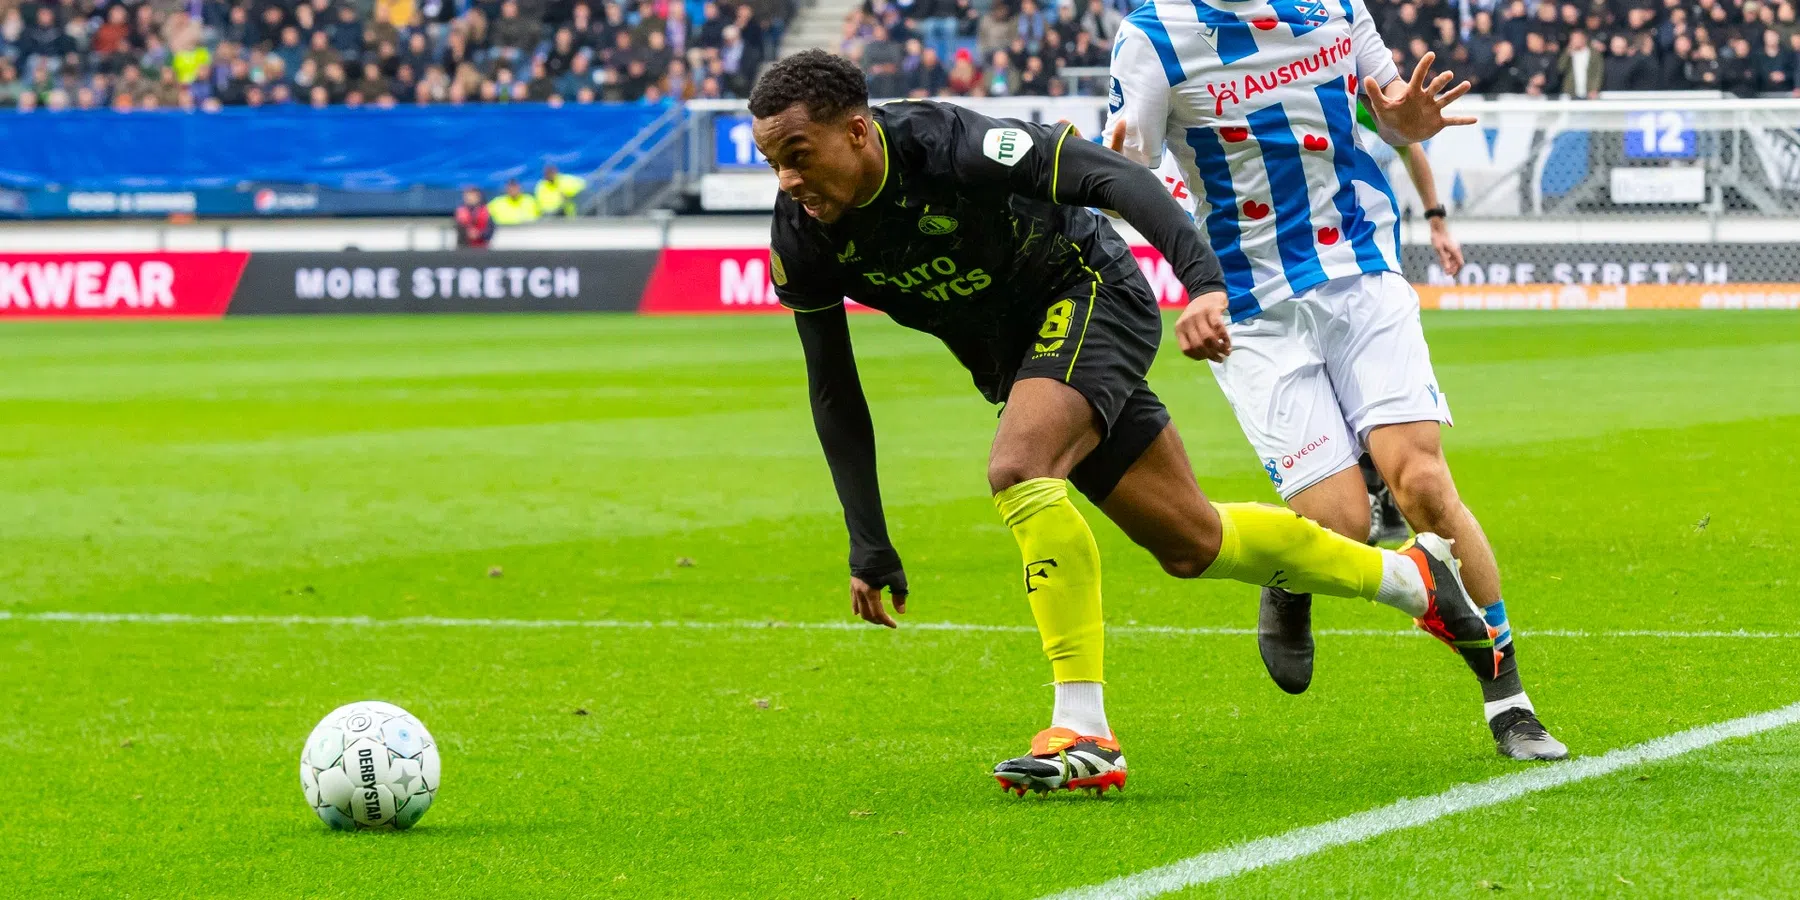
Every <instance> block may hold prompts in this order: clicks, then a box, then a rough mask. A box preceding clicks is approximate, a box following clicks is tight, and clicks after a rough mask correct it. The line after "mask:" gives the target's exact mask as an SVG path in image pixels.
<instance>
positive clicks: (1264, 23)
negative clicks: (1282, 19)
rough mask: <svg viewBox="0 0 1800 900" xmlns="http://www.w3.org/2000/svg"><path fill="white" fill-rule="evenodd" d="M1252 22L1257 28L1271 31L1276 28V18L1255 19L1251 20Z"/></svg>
mask: <svg viewBox="0 0 1800 900" xmlns="http://www.w3.org/2000/svg"><path fill="white" fill-rule="evenodd" d="M1250 24H1252V25H1255V26H1256V27H1257V28H1260V29H1262V30H1263V31H1271V30H1273V29H1274V28H1275V20H1274V19H1254V20H1252V21H1251V22H1250Z"/></svg>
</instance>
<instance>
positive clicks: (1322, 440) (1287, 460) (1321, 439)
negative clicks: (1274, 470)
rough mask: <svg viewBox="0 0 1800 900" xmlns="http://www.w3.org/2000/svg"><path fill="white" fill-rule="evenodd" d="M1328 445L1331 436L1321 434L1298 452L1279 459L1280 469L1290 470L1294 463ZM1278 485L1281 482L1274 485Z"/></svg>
mask: <svg viewBox="0 0 1800 900" xmlns="http://www.w3.org/2000/svg"><path fill="white" fill-rule="evenodd" d="M1329 443H1331V435H1329V434H1321V435H1319V436H1318V438H1316V439H1315V440H1313V441H1312V442H1311V443H1309V444H1307V445H1306V446H1304V447H1301V448H1300V449H1299V450H1296V451H1294V452H1293V453H1290V454H1288V455H1286V456H1283V457H1282V458H1281V467H1282V468H1284V469H1291V468H1293V467H1294V464H1295V463H1297V462H1299V461H1301V460H1303V459H1305V458H1306V457H1307V454H1310V453H1312V452H1313V451H1314V450H1317V449H1319V448H1320V447H1323V446H1325V445H1326V444H1329ZM1280 483H1281V482H1279V481H1277V482H1276V484H1280Z"/></svg>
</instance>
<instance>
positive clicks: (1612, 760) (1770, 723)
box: [1050, 703, 1800, 900]
mask: <svg viewBox="0 0 1800 900" xmlns="http://www.w3.org/2000/svg"><path fill="white" fill-rule="evenodd" d="M1796 722H1800V703H1795V704H1793V705H1791V706H1784V707H1781V708H1780V709H1775V710H1770V711H1769V712H1764V713H1757V714H1755V715H1749V716H1744V717H1742V718H1738V719H1731V720H1729V721H1726V722H1719V723H1716V724H1713V725H1702V726H1700V727H1698V728H1692V729H1689V730H1687V731H1681V732H1677V733H1675V734H1671V735H1668V736H1666V737H1660V738H1656V739H1654V740H1650V741H1645V742H1644V743H1642V744H1637V745H1634V746H1631V747H1621V748H1619V749H1617V750H1613V751H1611V752H1608V753H1604V754H1602V755H1600V756H1589V757H1583V758H1580V759H1576V760H1573V761H1570V762H1562V763H1556V764H1553V765H1546V766H1542V767H1539V768H1534V769H1531V770H1529V771H1525V772H1518V773H1515V774H1512V775H1502V776H1500V777H1498V778H1491V779H1488V780H1487V781H1478V782H1475V783H1473V784H1460V785H1457V786H1456V787H1453V788H1451V789H1449V790H1447V791H1444V792H1443V793H1441V794H1435V795H1432V796H1430V797H1417V798H1408V799H1403V800H1398V801H1395V802H1394V803H1391V804H1389V805H1387V806H1383V807H1379V808H1377V809H1371V810H1367V811H1365V812H1360V813H1356V814H1354V815H1349V816H1345V817H1344V818H1341V819H1334V820H1332V821H1330V822H1324V823H1321V824H1318V825H1310V826H1307V827H1305V828H1298V829H1295V830H1293V831H1289V832H1287V833H1285V834H1278V835H1273V836H1271V837H1266V838H1261V839H1258V840H1254V841H1249V842H1247V843H1243V844H1237V845H1234V846H1230V847H1226V848H1224V849H1222V850H1214V851H1211V852H1208V853H1201V854H1197V855H1195V856H1190V857H1188V858H1186V859H1183V860H1180V861H1178V862H1173V863H1170V864H1168V865H1165V866H1158V867H1157V868H1154V869H1147V870H1145V871H1143V872H1139V873H1137V874H1135V875H1127V876H1124V877H1122V878H1115V879H1113V880H1112V881H1108V882H1105V883H1103V884H1097V885H1092V886H1089V887H1082V888H1076V889H1074V890H1070V891H1065V892H1063V893H1060V894H1056V895H1054V896H1053V897H1052V898H1050V900H1140V898H1147V897H1158V896H1161V895H1163V894H1168V893H1172V892H1174V891H1179V890H1182V889H1184V888H1189V887H1193V886H1195V885H1201V884H1207V883H1210V882H1214V881H1219V880H1221V879H1225V878H1230V877H1232V876H1234V875H1241V874H1243V873H1245V872H1251V871H1255V870H1257V869H1263V868H1267V867H1269V866H1273V865H1278V864H1280V863H1284V862H1289V861H1291V860H1296V859H1301V858H1303V857H1307V856H1312V855H1314V854H1316V853H1320V852H1323V851H1325V850H1329V849H1331V848H1333V847H1341V846H1344V845H1346V844H1354V843H1359V842H1362V841H1366V840H1369V839H1371V838H1375V837H1379V836H1381V835H1384V834H1387V833H1389V832H1392V831H1399V830H1402V829H1406V828H1414V827H1417V826H1419V825H1424V824H1426V823H1429V822H1434V821H1437V820H1438V819H1441V818H1443V817H1445V816H1450V815H1455V814H1457V813H1461V812H1467V811H1469V810H1473V809H1480V808H1482V807H1487V806H1493V805H1495V804H1499V803H1504V802H1506V801H1508V800H1514V799H1517V798H1519V797H1522V796H1525V795H1526V794H1533V793H1537V792H1539V791H1547V790H1550V789H1551V788H1556V787H1562V786H1563V785H1567V784H1573V783H1575V782H1578V781H1586V780H1588V779H1591V778H1599V777H1601V776H1604V775H1610V774H1612V773H1614V772H1617V771H1619V770H1620V769H1624V768H1628V767H1631V766H1637V765H1643V764H1646V763H1654V762H1658V761H1661V760H1666V759H1673V758H1674V757H1677V756H1682V755H1684V754H1688V753H1693V752H1694V751H1696V750H1704V749H1706V748H1707V747H1711V746H1712V745H1714V744H1717V743H1719V742H1721V741H1728V740H1731V739H1733V738H1742V737H1750V736H1751V735H1756V734H1761V733H1763V732H1765V731H1771V730H1773V729H1776V728H1782V727H1785V726H1788V725H1792V724H1794V723H1796Z"/></svg>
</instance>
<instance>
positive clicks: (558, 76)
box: [0, 0, 788, 111]
mask: <svg viewBox="0 0 1800 900" xmlns="http://www.w3.org/2000/svg"><path fill="white" fill-rule="evenodd" d="M787 15H788V9H787V0H747V2H744V3H742V4H741V5H740V4H739V3H737V2H735V0H642V2H636V3H631V4H629V5H626V0H473V2H471V0H372V2H371V0H344V2H335V3H334V2H333V0H301V2H297V3H295V4H292V5H289V4H285V3H274V2H263V0H259V2H250V0H194V2H192V3H185V4H163V3H145V4H137V5H128V4H126V3H123V2H121V0H111V2H107V0H63V2H60V3H57V2H49V0H27V2H24V3H19V2H17V0H0V108H3V107H15V108H17V109H20V110H23V111H35V110H39V109H44V110H60V109H101V108H111V109H114V110H121V111H123V110H145V109H171V108H176V109H188V110H218V109H223V108H226V107H234V106H249V107H260V106H271V105H287V104H299V105H311V106H315V107H325V106H364V105H368V106H392V105H399V104H426V105H433V104H445V103H449V104H460V103H479V102H488V103H505V102H542V103H550V104H563V103H592V102H601V101H612V102H640V101H642V102H652V103H654V102H658V101H660V100H663V99H669V98H672V99H677V100H685V99H690V98H693V97H732V96H742V95H744V94H745V93H746V92H747V91H748V89H749V81H750V79H751V78H753V77H754V76H755V73H756V70H757V67H758V66H759V65H760V64H761V63H762V61H763V60H765V59H767V58H768V57H769V56H770V55H771V50H772V48H773V47H774V46H776V42H777V41H778V40H779V38H780V35H781V32H782V29H783V27H784V24H785V21H786V18H787Z"/></svg>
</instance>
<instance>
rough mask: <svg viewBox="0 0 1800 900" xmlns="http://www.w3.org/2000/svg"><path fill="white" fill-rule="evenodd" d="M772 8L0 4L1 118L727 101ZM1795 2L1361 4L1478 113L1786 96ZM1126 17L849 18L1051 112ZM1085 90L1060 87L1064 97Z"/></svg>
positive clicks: (890, 60) (449, 2)
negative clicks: (1661, 94)
mask: <svg viewBox="0 0 1800 900" xmlns="http://www.w3.org/2000/svg"><path fill="white" fill-rule="evenodd" d="M789 3H790V0H742V2H740V0H137V2H126V0H25V2H20V0H0V107H4V106H15V107H17V108H19V109H21V110H27V111H29V110H33V109H38V108H47V109H64V108H82V109H90V108H101V107H110V108H113V109H118V110H126V109H156V108H181V109H195V108H199V109H216V108H220V107H227V106H261V105H265V104H282V103H300V104H310V105H312V106H332V105H345V106H357V105H364V104H369V105H392V104H397V103H425V104H432V103H481V102H486V103H503V102H516V101H534V102H548V103H588V102H595V101H624V102H636V101H644V102H656V101H659V100H662V99H665V98H674V99H689V98H694V97H742V96H745V95H746V94H747V93H748V91H749V82H750V81H751V79H753V78H754V77H755V74H756V71H757V68H758V66H760V65H761V63H762V62H763V61H764V60H765V59H767V58H769V57H770V56H771V54H772V53H773V52H774V49H775V47H776V46H777V43H778V41H779V39H780V34H781V30H782V28H783V24H784V22H785V21H786V19H787V17H788V15H789V14H790V13H791V12H792V10H791V9H790V8H789ZM1797 3H1800V0H1585V2H1574V0H1560V2H1559V0H1529V2H1528V0H1463V2H1461V3H1452V2H1450V0H1369V4H1370V7H1371V9H1372V11H1373V13H1374V14H1375V15H1376V16H1378V17H1379V20H1380V24H1381V31H1382V34H1383V35H1384V36H1385V37H1386V38H1387V41H1388V43H1389V45H1390V46H1391V48H1392V49H1393V52H1394V55H1395V57H1396V59H1397V60H1398V61H1399V62H1400V63H1401V65H1402V66H1403V67H1405V68H1410V66H1411V64H1412V63H1413V62H1414V61H1415V60H1417V59H1418V58H1419V57H1420V56H1421V55H1423V54H1424V53H1425V52H1427V51H1435V52H1436V53H1437V54H1438V57H1439V59H1440V60H1441V65H1445V66H1448V67H1450V68H1452V69H1454V70H1455V71H1457V72H1458V73H1459V74H1461V75H1462V76H1464V77H1467V78H1469V79H1471V80H1473V81H1474V83H1475V90H1476V91H1477V92H1479V93H1484V94H1530V95H1546V96H1553V95H1557V94H1567V95H1572V96H1576V97H1590V96H1593V95H1595V94H1597V93H1598V92H1600V91H1602V90H1717V91H1725V92H1729V93H1733V94H1737V95H1740V96H1753V95H1757V94H1780V95H1789V94H1795V93H1796V90H1795V86H1796V85H1800V21H1797V16H1796V4H1797ZM1133 5H1134V2H1133V0H865V2H864V3H863V5H862V6H861V7H860V8H858V9H856V10H854V11H853V12H852V13H851V14H850V16H849V17H848V20H847V21H846V22H845V23H844V31H843V39H842V43H841V46H840V47H839V49H840V51H841V52H843V53H845V54H846V55H849V56H850V57H852V58H854V59H855V60H856V61H857V62H858V63H860V64H861V65H862V66H863V67H864V69H865V70H866V71H867V72H868V73H869V80H870V86H871V90H872V92H873V93H874V94H876V95H878V96H895V97H898V96H926V95H934V94H950V95H963V96H1001V95H1057V94H1061V93H1065V92H1067V91H1068V90H1069V89H1070V86H1071V83H1070V81H1069V80H1066V79H1064V78H1062V77H1060V76H1061V74H1062V72H1063V71H1064V70H1065V69H1069V68H1076V67H1103V66H1105V65H1106V63H1107V59H1108V49H1109V48H1110V46H1111V43H1112V38H1113V35H1114V34H1115V33H1116V32H1117V31H1118V28H1119V26H1120V23H1121V22H1122V21H1123V19H1124V15H1125V14H1126V13H1127V12H1129V10H1130V8H1131V6H1133ZM1103 82H1104V79H1087V80H1085V81H1075V82H1074V87H1075V89H1077V90H1081V91H1083V92H1097V91H1099V90H1102V89H1103V88H1104V84H1103Z"/></svg>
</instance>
